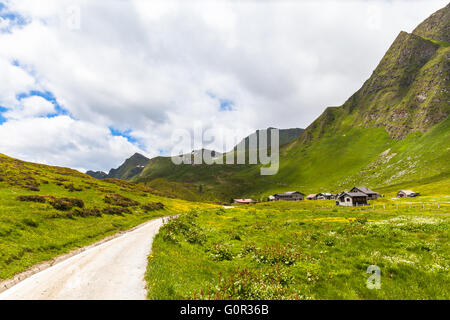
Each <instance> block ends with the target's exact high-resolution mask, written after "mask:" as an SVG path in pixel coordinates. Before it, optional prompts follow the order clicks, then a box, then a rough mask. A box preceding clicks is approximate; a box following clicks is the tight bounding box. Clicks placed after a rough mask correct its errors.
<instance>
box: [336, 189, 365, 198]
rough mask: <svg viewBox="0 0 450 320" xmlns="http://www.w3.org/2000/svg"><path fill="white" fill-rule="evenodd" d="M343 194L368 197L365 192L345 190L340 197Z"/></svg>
mask: <svg viewBox="0 0 450 320" xmlns="http://www.w3.org/2000/svg"><path fill="white" fill-rule="evenodd" d="M343 195H348V196H349V197H351V198H353V197H367V194H366V193H363V192H347V191H344V192H342V193H341V194H340V195H339V198H340V197H342V196H343Z"/></svg>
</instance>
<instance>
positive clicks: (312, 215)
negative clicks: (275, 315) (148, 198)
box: [146, 199, 450, 299]
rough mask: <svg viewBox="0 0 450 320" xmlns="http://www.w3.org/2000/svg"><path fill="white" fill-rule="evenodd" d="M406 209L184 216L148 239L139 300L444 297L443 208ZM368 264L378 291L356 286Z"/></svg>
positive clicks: (447, 233) (270, 209)
mask: <svg viewBox="0 0 450 320" xmlns="http://www.w3.org/2000/svg"><path fill="white" fill-rule="evenodd" d="M440 200H442V199H440ZM447 201H448V199H447ZM409 202H410V199H403V200H398V201H389V200H387V199H383V201H377V202H375V208H373V206H372V205H371V206H369V207H366V208H348V207H347V208H343V207H339V208H336V206H335V205H334V203H333V202H332V201H326V200H324V201H320V200H319V201H301V202H296V203H293V202H271V203H264V204H258V205H254V206H241V207H238V208H235V209H229V210H223V209H216V210H214V211H200V212H198V211H193V212H190V213H189V214H186V215H183V216H182V217H181V218H179V219H177V220H174V221H171V222H170V223H169V224H168V225H166V226H165V227H163V228H162V230H161V232H160V233H159V234H158V235H157V236H156V238H155V241H154V244H153V252H152V255H151V256H150V257H149V266H148V271H147V276H146V279H147V281H148V284H149V292H148V297H149V299H183V298H184V299H185V298H188V299H199V298H200V299H449V298H450V291H449V290H448V288H449V286H450V276H449V272H448V270H449V268H450V265H449V261H450V256H449V253H450V247H449V244H450V242H449V237H450V228H449V227H450V216H449V213H450V207H449V206H448V204H447V205H446V206H442V205H441V207H440V208H439V209H438V208H437V205H436V204H435V203H433V202H428V203H425V208H423V207H422V204H421V203H420V204H419V203H417V202H416V203H414V202H413V204H412V205H411V204H410V203H409ZM397 205H398V206H397ZM410 205H411V207H410ZM387 243H389V245H386V244H387ZM174 257H175V258H174ZM370 265H376V266H377V267H379V268H380V270H381V282H380V283H381V288H380V289H379V290H376V289H373V290H371V289H368V288H367V286H366V283H367V279H368V277H369V274H368V273H367V268H368V267H369V266H370Z"/></svg>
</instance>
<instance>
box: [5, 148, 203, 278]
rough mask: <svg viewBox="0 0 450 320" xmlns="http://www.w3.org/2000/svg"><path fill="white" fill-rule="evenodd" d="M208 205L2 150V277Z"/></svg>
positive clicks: (7, 276)
mask: <svg viewBox="0 0 450 320" xmlns="http://www.w3.org/2000/svg"><path fill="white" fill-rule="evenodd" d="M206 207H208V205H205V204H200V203H196V204H192V203H189V202H186V201H182V200H174V199H167V198H163V197H161V196H158V195H157V194H155V192H154V190H152V189H150V188H147V187H145V186H142V185H139V186H137V185H135V184H132V183H129V182H126V181H122V180H114V179H106V180H96V179H94V178H91V177H89V176H87V175H85V174H82V173H80V172H78V171H75V170H71V169H67V168H60V167H51V166H46V165H40V164H34V163H29V162H24V161H20V160H16V159H13V158H10V157H7V156H4V155H2V154H0V239H1V241H0V279H5V278H9V277H11V276H12V275H14V274H16V273H18V272H21V271H24V270H26V269H27V268H28V267H30V266H32V265H34V264H36V263H39V262H42V261H44V260H48V259H50V258H53V257H55V256H57V255H60V254H62V253H67V252H69V251H70V250H72V249H75V248H79V247H82V246H85V245H87V244H90V243H92V242H95V241H96V240H99V239H101V238H104V237H106V236H108V235H111V234H114V233H116V232H118V231H121V230H126V229H129V228H131V227H133V226H136V225H138V224H140V223H143V222H145V221H147V220H149V219H152V218H155V217H158V216H166V215H171V214H178V213H180V212H185V211H188V210H190V209H192V208H206Z"/></svg>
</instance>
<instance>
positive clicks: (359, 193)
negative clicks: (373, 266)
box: [233, 187, 420, 207]
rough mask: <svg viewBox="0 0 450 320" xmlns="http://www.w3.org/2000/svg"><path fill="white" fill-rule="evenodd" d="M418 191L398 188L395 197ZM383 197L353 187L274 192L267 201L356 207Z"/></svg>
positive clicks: (242, 202) (413, 193) (246, 202)
mask: <svg viewBox="0 0 450 320" xmlns="http://www.w3.org/2000/svg"><path fill="white" fill-rule="evenodd" d="M418 196H420V194H419V193H417V192H414V191H412V190H400V191H399V192H398V193H397V198H406V197H418ZM380 197H384V194H380V193H378V192H376V191H373V190H371V189H369V188H367V187H353V188H352V189H351V190H350V191H343V192H341V193H337V194H333V193H327V192H321V193H312V194H309V195H305V194H303V193H301V192H299V191H287V192H283V193H276V194H274V195H271V196H269V197H268V199H267V201H303V200H305V199H306V200H336V205H338V206H343V207H357V206H365V205H368V204H369V202H368V201H369V200H376V199H378V198H380ZM257 202H258V201H255V200H253V199H233V203H236V204H252V203H257Z"/></svg>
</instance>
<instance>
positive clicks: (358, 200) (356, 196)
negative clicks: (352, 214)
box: [336, 191, 368, 207]
mask: <svg viewBox="0 0 450 320" xmlns="http://www.w3.org/2000/svg"><path fill="white" fill-rule="evenodd" d="M367 199H368V196H367V194H365V193H362V192H347V191H345V192H342V193H340V194H339V195H338V196H337V198H336V205H338V206H344V207H353V206H362V205H365V204H367Z"/></svg>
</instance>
